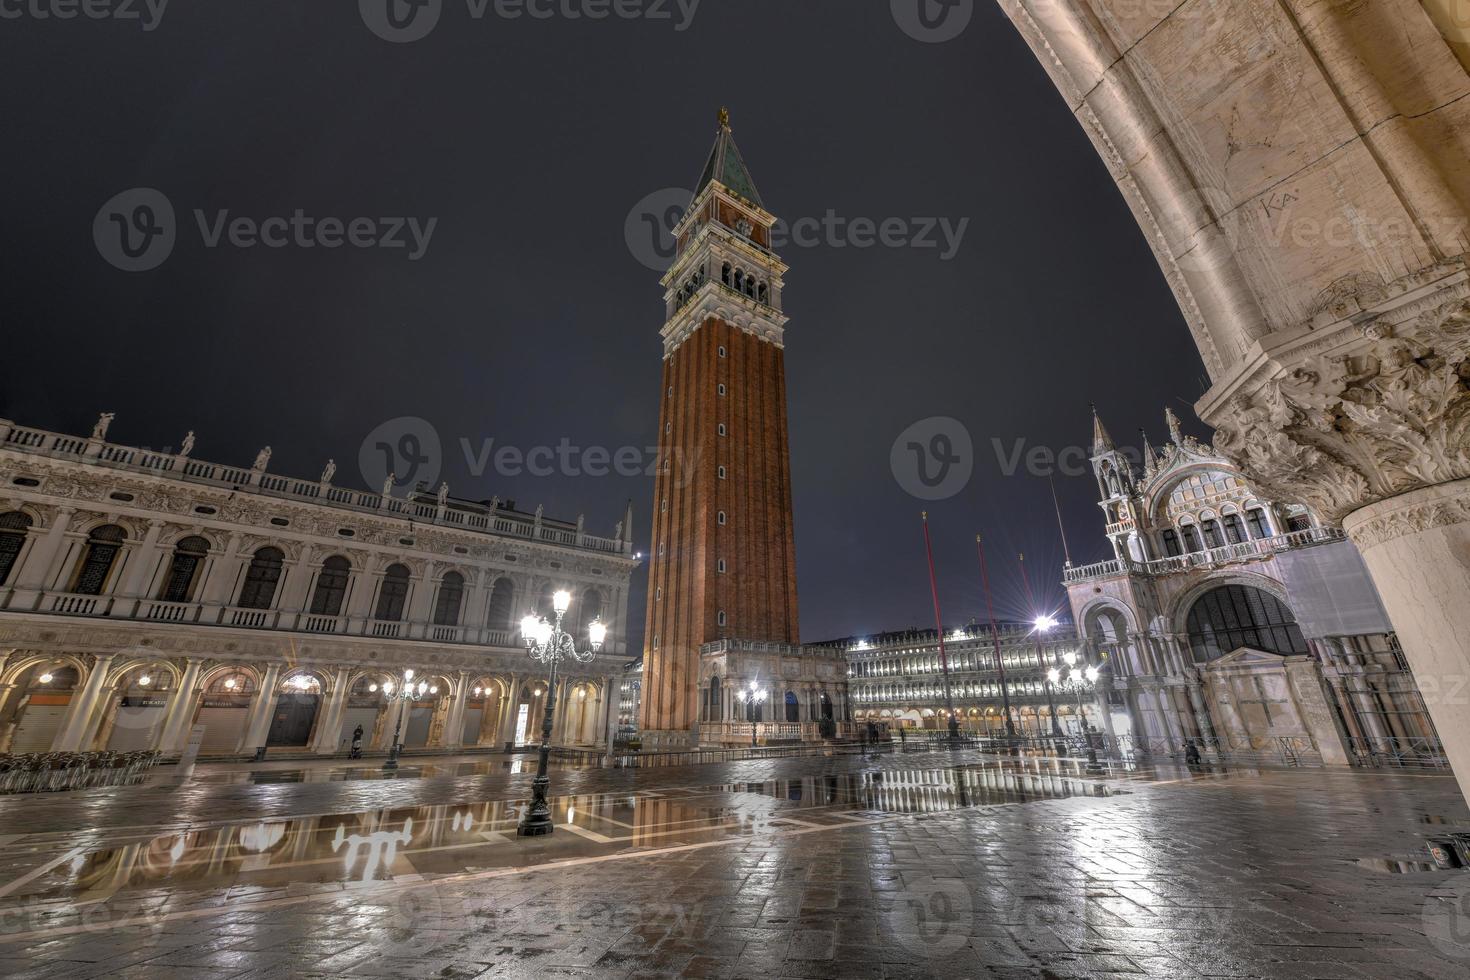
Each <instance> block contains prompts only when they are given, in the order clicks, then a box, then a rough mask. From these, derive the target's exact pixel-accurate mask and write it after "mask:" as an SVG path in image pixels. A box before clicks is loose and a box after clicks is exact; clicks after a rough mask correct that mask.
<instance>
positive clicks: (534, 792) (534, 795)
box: [516, 590, 607, 837]
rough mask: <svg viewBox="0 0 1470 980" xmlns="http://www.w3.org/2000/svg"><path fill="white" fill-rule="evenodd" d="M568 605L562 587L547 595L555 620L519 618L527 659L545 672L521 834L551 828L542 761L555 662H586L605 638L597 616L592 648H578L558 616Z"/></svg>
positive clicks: (547, 753)
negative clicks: (538, 747) (535, 758)
mask: <svg viewBox="0 0 1470 980" xmlns="http://www.w3.org/2000/svg"><path fill="white" fill-rule="evenodd" d="M571 605H572V594H571V593H570V592H567V591H565V590H562V591H559V592H557V593H556V594H555V595H553V596H552V597H551V608H552V610H553V611H554V612H555V613H556V621H555V622H552V623H548V622H547V621H546V620H544V619H542V618H541V617H540V616H537V615H534V614H532V615H530V616H527V617H526V618H524V619H522V620H521V639H523V640H524V641H525V643H526V652H528V653H529V654H530V655H531V659H533V660H537V661H539V662H541V663H543V664H546V665H547V675H548V676H547V680H546V711H545V713H544V714H543V717H542V719H541V753H540V758H539V759H538V761H537V763H536V778H535V779H533V780H532V781H531V805H530V806H528V807H527V808H526V812H525V813H524V814H522V815H521V823H520V826H518V827H516V833H517V834H519V835H520V836H521V837H539V836H541V835H542V834H549V833H551V831H552V830H553V829H554V828H553V826H552V823H551V807H550V806H548V805H547V803H546V787H547V786H548V785H549V784H550V782H551V780H550V778H549V777H547V775H546V763H547V760H548V759H549V758H550V757H551V716H552V712H553V709H554V708H555V706H556V665H557V664H558V663H560V662H561V661H563V660H568V659H570V660H575V661H577V662H578V663H583V664H585V663H587V662H588V661H590V660H591V659H592V658H593V657H595V656H596V655H597V651H599V650H601V649H602V643H603V641H604V640H606V639H607V627H606V626H604V625H602V621H601V620H595V621H594V622H593V623H592V624H591V625H589V626H588V627H587V635H588V638H589V639H590V640H591V641H592V649H591V650H578V649H577V641H576V639H575V638H573V637H572V635H571V634H570V633H567V632H564V631H563V630H562V628H561V620H562V617H563V616H565V615H566V614H567V610H568V609H570V608H571Z"/></svg>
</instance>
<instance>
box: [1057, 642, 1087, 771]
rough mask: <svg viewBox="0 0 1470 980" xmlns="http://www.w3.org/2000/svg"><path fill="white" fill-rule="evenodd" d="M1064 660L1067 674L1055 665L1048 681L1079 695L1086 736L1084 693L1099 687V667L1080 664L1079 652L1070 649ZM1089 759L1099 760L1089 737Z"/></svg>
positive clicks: (1079, 712)
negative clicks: (1064, 674) (1083, 706)
mask: <svg viewBox="0 0 1470 980" xmlns="http://www.w3.org/2000/svg"><path fill="white" fill-rule="evenodd" d="M1062 660H1063V661H1065V662H1066V664H1067V674H1066V676H1065V677H1063V676H1062V672H1061V670H1059V669H1058V668H1056V667H1053V668H1052V669H1051V670H1049V671H1047V672H1046V677H1047V680H1048V681H1050V682H1051V683H1052V684H1055V685H1056V686H1057V687H1060V688H1061V689H1062V690H1064V691H1070V692H1071V693H1073V694H1076V695H1077V717H1078V719H1079V720H1078V724H1079V725H1082V726H1083V727H1082V734H1083V736H1084V737H1086V736H1087V735H1088V732H1087V726H1086V723H1085V719H1086V715H1085V714H1084V712H1083V709H1082V693H1083V692H1084V691H1091V690H1093V689H1094V688H1095V687H1097V678H1098V669H1097V668H1096V667H1094V666H1093V665H1092V664H1088V665H1087V666H1086V667H1080V666H1078V664H1077V654H1076V653H1074V652H1072V651H1070V650H1069V651H1067V652H1066V653H1064V654H1062ZM1087 761H1088V762H1092V763H1096V762H1097V750H1096V749H1095V748H1094V747H1093V745H1092V739H1091V738H1088V739H1087Z"/></svg>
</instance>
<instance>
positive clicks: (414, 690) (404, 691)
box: [383, 669, 431, 770]
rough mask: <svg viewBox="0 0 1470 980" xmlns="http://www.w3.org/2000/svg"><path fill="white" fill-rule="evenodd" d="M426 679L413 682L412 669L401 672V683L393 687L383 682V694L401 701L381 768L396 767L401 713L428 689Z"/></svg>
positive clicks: (400, 732)
mask: <svg viewBox="0 0 1470 980" xmlns="http://www.w3.org/2000/svg"><path fill="white" fill-rule="evenodd" d="M430 689H431V688H430V685H429V682H428V681H423V680H421V681H419V682H418V683H417V684H415V683H414V682H413V670H412V669H409V670H405V671H404V672H403V683H401V684H399V685H398V686H397V688H396V689H395V687H394V685H393V682H392V681H384V682H383V696H384V697H386V698H387V699H388V700H389V701H390V702H391V701H393V700H394V699H397V700H399V701H402V702H403V705H402V707H400V708H399V709H398V718H397V719H396V720H395V721H394V722H393V746H392V748H390V749H389V750H388V760H387V761H386V762H384V763H383V768H384V769H388V770H393V769H397V768H398V750H399V749H400V748H401V747H402V746H400V745H399V744H398V736H399V735H400V734H402V732H403V713H404V712H405V711H407V710H408V707H409V705H411V704H413V702H414V700H415V699H417V698H418V697H420V696H421V695H423V694H426V693H428V691H429V690H430Z"/></svg>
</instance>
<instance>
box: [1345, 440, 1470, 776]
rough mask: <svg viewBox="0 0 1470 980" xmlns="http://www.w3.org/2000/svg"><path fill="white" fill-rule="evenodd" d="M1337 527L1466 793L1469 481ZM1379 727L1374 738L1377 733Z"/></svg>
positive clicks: (1389, 504)
mask: <svg viewBox="0 0 1470 980" xmlns="http://www.w3.org/2000/svg"><path fill="white" fill-rule="evenodd" d="M1463 451H1464V450H1463V447H1462V452H1463ZM1343 526H1344V528H1345V529H1346V530H1347V532H1348V535H1349V536H1350V537H1351V538H1352V539H1353V541H1354V542H1355V543H1356V544H1357V545H1358V549H1359V550H1360V551H1361V552H1362V554H1363V560H1364V562H1365V563H1366V564H1367V566H1368V571H1369V573H1370V574H1371V575H1372V577H1373V582H1374V584H1375V585H1377V586H1378V594H1379V596H1380V597H1381V598H1382V600H1383V605H1384V607H1385V608H1386V609H1387V610H1388V614H1389V617H1390V618H1391V619H1392V620H1393V624H1394V627H1395V628H1396V629H1397V631H1398V637H1399V642H1400V643H1401V644H1402V646H1403V649H1404V656H1405V657H1406V658H1407V659H1408V661H1409V666H1410V667H1411V668H1412V669H1413V672H1414V680H1415V681H1416V683H1417V684H1418V685H1419V690H1420V691H1421V692H1423V695H1424V703H1425V705H1426V707H1427V708H1428V710H1429V716H1430V718H1432V719H1433V721H1434V725H1435V728H1437V729H1438V730H1439V736H1440V739H1441V741H1442V742H1443V743H1444V747H1445V754H1446V755H1447V756H1448V757H1449V760H1450V765H1451V767H1452V768H1453V769H1454V772H1455V775H1456V776H1457V777H1458V778H1459V781H1460V788H1461V790H1462V791H1463V792H1464V793H1465V794H1466V795H1467V796H1470V479H1464V480H1456V481H1454V482H1451V483H1445V484H1441V485H1439V486H1435V487H1429V488H1426V489H1422V490H1416V491H1413V492H1411V493H1407V494H1403V495H1401V496H1397V497H1390V498H1389V499H1387V500H1383V501H1379V502H1378V503H1375V504H1370V505H1368V506H1367V507H1364V508H1362V509H1361V510H1358V511H1355V512H1354V513H1352V514H1350V515H1349V516H1348V517H1347V518H1346V519H1345V520H1344V522H1343ZM1360 700H1361V699H1360ZM1368 707H1369V706H1368V705H1367V704H1364V705H1363V706H1362V714H1363V715H1364V716H1365V717H1364V721H1365V722H1366V723H1367V724H1368V725H1369V728H1370V730H1372V729H1373V728H1374V727H1375V721H1376V719H1377V711H1376V710H1373V711H1369V710H1368ZM1377 727H1378V730H1377V731H1373V733H1372V734H1373V737H1374V738H1375V739H1379V738H1383V737H1384V734H1383V733H1382V731H1381V728H1382V726H1381V723H1379V724H1378V725H1377Z"/></svg>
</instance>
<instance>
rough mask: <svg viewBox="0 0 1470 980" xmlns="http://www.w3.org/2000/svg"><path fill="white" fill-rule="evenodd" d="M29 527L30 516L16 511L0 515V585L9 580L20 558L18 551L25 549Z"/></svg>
mask: <svg viewBox="0 0 1470 980" xmlns="http://www.w3.org/2000/svg"><path fill="white" fill-rule="evenodd" d="M30 527H31V518H30V516H29V515H27V514H22V513H21V512H20V511H18V510H13V511H11V512H10V513H8V514H0V585H4V584H5V581H6V580H7V579H9V578H10V570H11V569H12V568H14V567H15V562H16V559H17V558H19V557H20V549H22V548H24V547H25V543H26V532H27V531H28V530H30Z"/></svg>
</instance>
